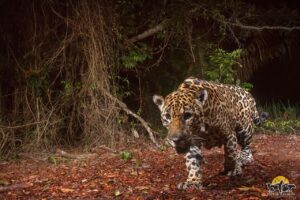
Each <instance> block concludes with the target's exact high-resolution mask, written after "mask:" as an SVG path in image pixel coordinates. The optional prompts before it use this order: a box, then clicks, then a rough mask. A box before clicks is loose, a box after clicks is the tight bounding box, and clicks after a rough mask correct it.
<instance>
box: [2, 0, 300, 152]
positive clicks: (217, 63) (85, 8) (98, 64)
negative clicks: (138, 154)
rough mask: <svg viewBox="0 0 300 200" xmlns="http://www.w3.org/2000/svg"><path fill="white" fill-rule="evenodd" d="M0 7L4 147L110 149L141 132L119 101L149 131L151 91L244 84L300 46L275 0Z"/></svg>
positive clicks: (122, 0)
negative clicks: (188, 82)
mask: <svg viewBox="0 0 300 200" xmlns="http://www.w3.org/2000/svg"><path fill="white" fill-rule="evenodd" d="M0 6H1V7H0V31H1V32H0V33H1V38H0V44H1V46H2V47H3V48H1V50H0V61H1V62H0V67H1V71H0V79H1V83H0V84H1V85H0V133H1V137H2V138H1V142H0V150H1V153H7V152H10V150H24V149H25V150H32V149H36V148H39V149H41V148H42V149H51V148H52V147H53V145H61V144H71V145H79V144H81V145H83V146H84V147H86V148H90V147H92V146H93V145H97V144H103V143H104V144H106V145H110V146H114V145H116V143H117V142H118V141H125V140H126V136H127V135H129V134H128V133H131V132H133V130H134V131H137V130H138V131H139V132H141V131H142V130H143V129H142V128H141V126H140V123H139V121H137V119H136V118H135V117H133V116H134V115H131V116H130V115H129V116H128V113H130V112H128V110H126V107H125V109H124V105H123V104H122V103H120V102H119V100H121V101H124V102H125V103H126V104H127V105H128V107H129V108H130V109H131V110H133V111H135V112H136V113H138V114H139V115H141V116H143V117H144V118H145V119H147V120H148V121H150V122H151V124H152V125H153V126H154V127H156V125H157V124H159V123H160V122H159V120H158V117H157V115H158V112H157V113H156V112H153V110H154V105H152V102H151V96H152V95H153V94H154V93H159V94H162V95H165V94H167V93H168V92H170V91H172V90H173V89H174V88H175V87H177V85H178V84H179V83H180V82H181V81H182V80H183V79H184V78H185V77H187V76H189V75H193V76H198V77H200V78H206V79H209V80H213V81H219V82H223V83H229V84H240V85H241V86H242V87H244V88H246V89H248V90H250V89H251V88H252V85H251V84H249V83H248V82H247V79H248V78H249V77H250V76H251V75H252V73H253V71H255V70H256V69H257V68H258V67H260V66H261V64H263V63H265V62H268V61H269V60H272V59H273V58H274V57H280V56H284V55H286V54H288V52H289V51H293V49H295V48H298V46H299V45H298V42H299V41H298V37H297V36H298V35H297V34H298V33H299V14H298V12H297V10H294V9H292V8H291V7H280V8H278V4H277V3H274V4H272V6H271V7H270V8H268V9H267V8H265V7H264V4H263V3H259V2H255V1H253V2H252V3H251V1H243V0H230V1H227V0H226V1H217V0H216V1H210V0H204V1H193V0H189V1H181V0H175V1H168V0H164V1H146V0H114V1H79V0H78V1H71V0H66V1H52V0H49V1H31V2H30V3H28V2H25V1H21V2H11V1H8V0H5V1H2V2H1V3H0ZM278 16H280V17H278ZM254 87H255V86H254ZM124 111H125V112H124Z"/></svg>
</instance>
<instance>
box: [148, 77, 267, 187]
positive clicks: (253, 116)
mask: <svg viewBox="0 0 300 200" xmlns="http://www.w3.org/2000/svg"><path fill="white" fill-rule="evenodd" d="M153 101H154V102H155V103H156V104H157V106H158V107H159V109H160V111H161V119H162V123H163V125H164V126H165V127H166V128H167V129H168V136H167V139H168V140H169V141H170V143H171V144H172V145H173V146H174V147H175V149H176V151H177V152H178V153H184V154H185V158H186V167H187V170H188V178H187V180H186V182H184V183H181V184H179V185H178V188H179V189H186V188H188V187H197V188H199V187H201V166H200V163H201V159H202V156H201V151H200V149H201V147H202V146H203V147H205V148H207V149H210V148H212V147H215V146H219V147H221V146H222V145H224V152H225V162H224V172H223V173H224V174H226V175H229V176H235V175H239V174H241V173H242V166H243V165H245V164H247V163H250V162H252V161H253V156H252V153H251V149H250V143H251V140H252V133H253V124H257V125H260V124H261V123H262V122H263V121H264V120H265V119H266V117H267V114H266V113H263V114H262V115H259V114H258V112H257V109H256V103H255V100H254V98H253V97H252V95H251V94H250V93H248V92H247V91H245V90H244V89H242V88H240V87H238V86H231V85H224V84H219V83H214V82H209V81H204V80H200V79H197V78H194V77H190V78H187V79H186V80H185V81H184V82H183V83H182V84H181V85H180V86H179V87H178V89H177V90H176V91H174V92H172V93H171V94H169V95H168V96H166V97H165V98H163V97H161V96H158V95H154V96H153ZM238 144H239V145H240V146H241V150H238V148H237V145H238Z"/></svg>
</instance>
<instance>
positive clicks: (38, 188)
mask: <svg viewBox="0 0 300 200" xmlns="http://www.w3.org/2000/svg"><path fill="white" fill-rule="evenodd" d="M299 144H300V136H296V135H291V136H283V135H255V137H254V140H253V143H252V149H253V152H254V159H255V162H254V163H253V164H251V165H248V166H246V167H245V168H244V170H243V175H241V176H239V177H235V178H229V177H226V176H221V175H218V173H219V172H220V171H222V169H223V165H222V164H223V161H224V158H223V149H222V148H213V149H211V150H203V155H204V159H205V161H204V163H203V185H204V187H205V188H204V189H203V190H197V189H189V190H186V191H180V190H177V189H176V185H177V184H178V183H179V182H181V181H184V180H185V178H186V176H187V172H186V171H185V164H184V163H185V161H184V158H183V156H181V155H177V154H176V153H175V152H174V150H173V149H172V148H166V149H157V148H155V147H153V146H152V145H149V144H138V145H136V146H135V147H131V148H127V149H126V151H128V152H130V154H131V155H130V156H128V159H124V157H123V158H122V156H120V153H119V152H111V151H109V150H107V149H105V148H104V149H100V148H99V149H97V150H96V151H95V152H96V153H95V154H94V156H93V157H89V158H87V159H67V160H65V161H62V160H58V162H56V161H55V162H49V159H48V160H38V159H34V158H32V157H31V158H29V157H26V158H21V159H20V160H19V161H10V162H2V163H0V199H44V200H45V199H149V200H150V199H253V200H254V199H272V198H273V197H271V196H270V195H269V194H268V190H267V187H266V184H267V183H271V182H272V179H273V178H275V177H276V176H279V175H281V176H285V177H287V178H288V179H289V182H290V183H293V184H295V185H296V189H295V190H293V192H294V195H290V196H288V198H289V199H300V145H299ZM52 159H53V158H52ZM57 159H59V158H57ZM50 161H51V160H50ZM53 163H54V164H53Z"/></svg>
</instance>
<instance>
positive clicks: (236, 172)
mask: <svg viewBox="0 0 300 200" xmlns="http://www.w3.org/2000/svg"><path fill="white" fill-rule="evenodd" d="M240 174H242V169H241V168H235V169H233V170H228V171H226V176H238V175H240Z"/></svg>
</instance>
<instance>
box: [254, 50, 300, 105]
mask: <svg viewBox="0 0 300 200" xmlns="http://www.w3.org/2000/svg"><path fill="white" fill-rule="evenodd" d="M299 55H300V49H296V50H294V51H293V52H292V53H291V54H290V55H288V56H285V57H282V58H274V59H273V60H272V61H271V62H269V63H267V64H266V65H265V66H263V67H260V68H259V69H258V70H257V71H255V72H254V73H253V75H252V77H251V79H250V80H249V82H251V83H252V84H253V85H254V87H253V89H252V91H251V93H252V94H253V95H254V96H255V98H256V99H258V101H259V102H260V103H262V104H266V103H271V102H272V101H274V102H282V103H284V104H288V103H290V104H299V102H300V66H299V65H300V64H299V63H300V58H299Z"/></svg>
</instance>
